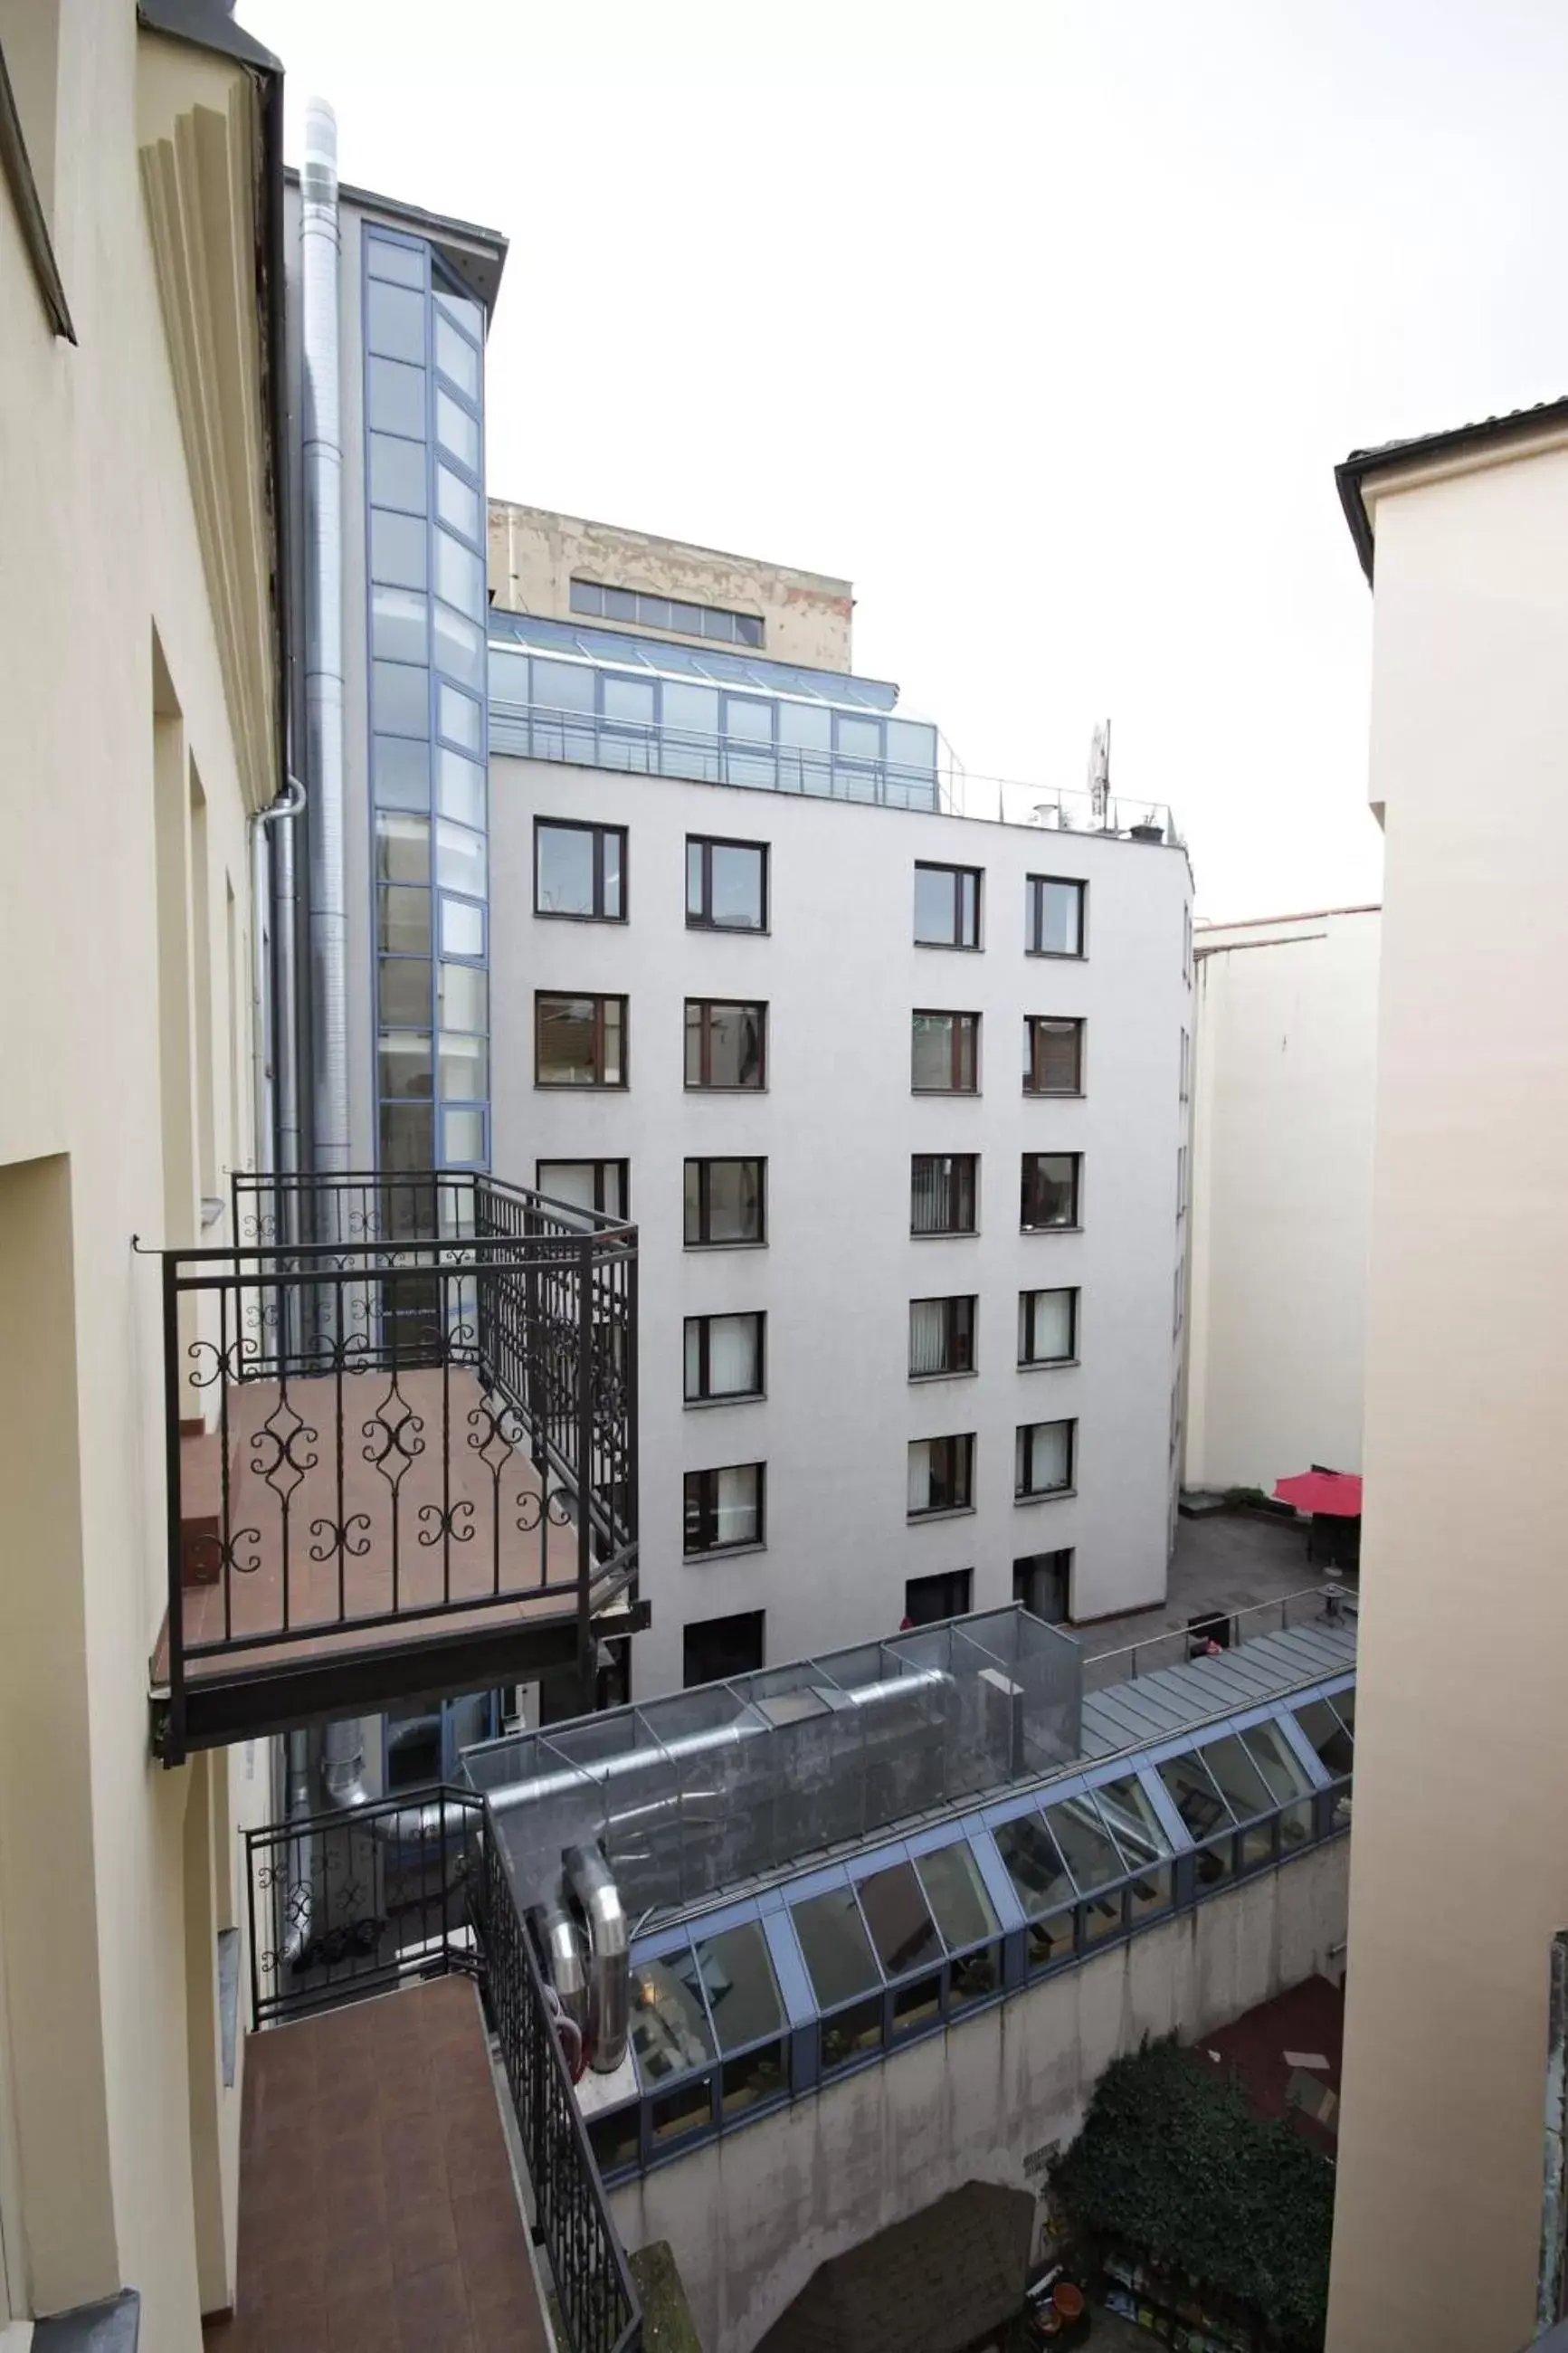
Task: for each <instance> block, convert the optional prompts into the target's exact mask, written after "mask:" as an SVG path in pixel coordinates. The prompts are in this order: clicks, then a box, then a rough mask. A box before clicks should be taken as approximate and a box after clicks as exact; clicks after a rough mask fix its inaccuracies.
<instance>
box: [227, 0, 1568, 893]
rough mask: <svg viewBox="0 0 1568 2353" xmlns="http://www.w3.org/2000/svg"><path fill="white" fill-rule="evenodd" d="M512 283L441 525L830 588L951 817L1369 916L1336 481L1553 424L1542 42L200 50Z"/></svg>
mask: <svg viewBox="0 0 1568 2353" xmlns="http://www.w3.org/2000/svg"><path fill="white" fill-rule="evenodd" d="M239 14H240V16H241V18H242V20H243V22H244V23H245V24H247V26H249V27H250V28H251V29H252V30H253V31H254V32H256V33H257V34H258V36H259V37H261V38H262V39H264V40H265V41H267V42H268V44H269V45H270V46H271V47H274V48H275V49H276V50H277V51H278V52H279V55H280V56H281V57H282V58H283V61H284V64H285V66H286V68H287V69H288V75H289V123H290V153H291V156H292V157H294V158H296V159H297V154H298V145H299V123H300V110H301V107H302V104H303V100H304V99H305V97H306V95H307V94H308V93H310V92H312V91H320V92H321V94H322V95H324V96H326V97H327V98H330V99H331V101H332V102H333V104H334V106H335V107H336V110H337V114H338V123H339V139H340V163H341V167H342V174H343V177H344V178H345V179H348V180H351V181H353V182H356V183H358V184H359V185H362V186H368V187H372V188H375V189H378V190H382V191H384V192H385V193H387V194H389V195H398V196H402V197H405V198H407V199H408V200H410V201H412V202H415V203H417V204H423V205H427V206H430V207H432V208H433V209H435V210H437V211H443V212H448V213H453V214H457V215H459V216H464V217H466V218H468V219H471V220H475V221H479V222H481V223H483V224H484V225H486V226H487V227H493V228H498V229H500V230H501V231H503V232H504V233H505V234H506V235H507V236H508V237H510V240H511V250H510V256H509V259H508V261H507V266H506V274H505V278H504V280H503V281H502V286H501V294H500V305H499V309H498V313H497V318H496V322H495V325H494V329H493V332H492V334H491V340H490V347H489V379H488V404H489V405H488V418H489V462H488V473H489V487H490V490H491V491H492V493H495V494H497V495H500V496H503V497H512V498H517V499H521V500H524V501H528V502H530V503H531V504H534V505H539V506H544V507H553V508H559V509H563V510H564V511H566V512H571V513H576V514H584V515H592V516H595V517H600V518H603V519H605V520H608V521H612V522H621V523H626V524H631V525H634V526H636V527H637V528H640V529H643V530H647V531H653V532H660V533H668V534H670V535H671V536H674V537H678V538H684V539H691V540H697V541H700V542H702V543H706V544H709V545H711V546H716V547H724V548H734V549H739V550H742V551H743V552H745V553H747V554H758V555H765V556H771V557H774V558H776V559H778V560H780V561H782V562H785V563H794V564H799V565H806V566H808V567H813V568H816V569H818V570H822V571H826V572H832V573H840V574H844V575H847V576H848V577H850V578H851V579H853V581H854V583H855V587H856V594H857V599H858V603H857V609H856V617H855V661H856V667H857V669H858V670H865V671H868V672H870V673H872V674H873V675H877V676H881V677H885V678H893V679H897V680H898V681H899V682H900V685H901V687H902V689H903V692H904V698H905V702H906V704H907V706H908V707H909V708H910V710H911V711H912V712H915V713H917V714H918V715H921V716H926V717H931V718H933V719H935V720H936V721H937V722H938V723H940V725H941V726H942V730H943V732H944V733H945V734H946V735H947V736H948V738H949V739H950V741H951V742H952V744H953V745H954V747H955V749H956V750H957V752H958V753H959V754H960V755H961V757H962V758H963V761H964V763H965V765H966V766H967V767H968V768H969V769H970V770H971V772H977V773H981V774H984V775H988V776H1008V777H1019V778H1023V779H1026V780H1029V781H1034V782H1038V783H1042V784H1046V785H1068V786H1080V785H1081V784H1082V783H1083V781H1084V772H1085V768H1086V765H1087V758H1088V752H1089V738H1090V734H1091V732H1092V729H1093V727H1094V724H1095V723H1096V722H1097V721H1098V720H1100V719H1101V718H1103V717H1104V716H1106V715H1107V714H1109V715H1110V717H1111V718H1112V720H1113V722H1114V732H1113V776H1112V781H1113V785H1114V786H1115V788H1116V790H1117V791H1118V792H1119V793H1127V794H1129V795H1135V796H1145V797H1148V798H1149V799H1151V800H1159V801H1167V802H1169V803H1170V804H1171V805H1172V806H1173V808H1174V809H1175V810H1176V812H1177V815H1178V818H1179V819H1180V821H1181V822H1182V824H1183V826H1184V829H1185V832H1186V835H1187V838H1188V840H1189V842H1190V845H1191V849H1192V856H1193V861H1194V868H1195V871H1196V874H1197V880H1198V898H1199V906H1200V911H1201V912H1202V913H1206V914H1210V915H1223V916H1237V915H1248V914H1259V913H1271V912H1286V911H1289V910H1292V909H1298V908H1307V907H1315V906H1320V905H1328V904H1345V903H1353V902H1359V901H1363V900H1366V899H1372V898H1375V897H1376V896H1377V895H1378V892H1379V873H1380V846H1379V842H1380V838H1379V836H1378V832H1377V828H1376V827H1375V825H1374V824H1373V819H1372V818H1371V817H1370V815H1369V814H1368V812H1367V809H1366V807H1365V714H1366V681H1367V657H1368V649H1369V641H1370V622H1371V599H1370V596H1369V594H1368V591H1367V589H1366V586H1365V584H1364V582H1363V579H1362V575H1361V573H1360V570H1359V567H1358V566H1357V564H1356V562H1355V558H1354V554H1353V552H1352V547H1351V543H1350V539H1349V536H1348V533H1346V530H1345V526H1344V523H1343V521H1342V517H1341V514H1340V511H1339V505H1338V501H1337V499H1336V497H1335V493H1334V486H1333V479H1332V468H1333V465H1334V463H1335V461H1336V459H1340V458H1342V456H1343V455H1344V454H1345V452H1346V451H1347V450H1348V449H1350V448H1352V447H1353V446H1358V445H1361V444H1363V443H1366V442H1370V441H1380V440H1385V439H1388V438H1392V437H1394V436H1395V435H1400V434H1405V433H1411V432H1419V431H1424V430H1427V429H1430V428H1434V427H1442V426H1446V425H1450V424H1458V423H1460V422H1462V421H1463V420H1464V419H1466V418H1468V417H1479V416H1483V415H1486V414H1488V413H1489V412H1490V411H1493V410H1496V409H1500V408H1511V407H1516V406H1520V405H1521V404H1523V403H1525V402H1529V401H1533V400H1540V399H1543V398H1548V397H1552V396H1556V395H1558V394H1560V393H1562V392H1563V391H1564V390H1568V290H1565V287H1564V272H1563V260H1564V254H1565V251H1568V237H1565V234H1564V230H1565V225H1568V136H1565V135H1564V128H1563V126H1564V123H1565V122H1568V5H1565V0H1021V5H1016V6H1012V5H1003V0H941V5H930V0H889V5H879V0H831V5H827V4H826V0H785V5H761V4H760V0H750V5H734V0H576V5H573V0H566V5H549V6H546V5H540V0H440V5H430V0H417V5H416V0H240V7H239Z"/></svg>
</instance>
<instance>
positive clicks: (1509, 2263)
mask: <svg viewBox="0 0 1568 2353" xmlns="http://www.w3.org/2000/svg"><path fill="white" fill-rule="evenodd" d="M1494 454H1495V453H1494ZM1375 530H1376V544H1377V582H1376V594H1375V598H1374V607H1373V690H1372V754H1371V775H1370V791H1371V796H1372V798H1373V802H1374V803H1375V804H1379V805H1381V806H1382V807H1383V809H1384V827H1385V834H1386V860H1385V878H1384V923H1383V956H1382V976H1381V983H1380V996H1379V1029H1378V1080H1377V1109H1376V1120H1375V1129H1374V1138H1373V1197H1372V1240H1371V1257H1370V1275H1369V1282H1368V1294H1367V1346H1366V1461H1365V1470H1366V1481H1367V1509H1366V1518H1365V1526H1364V1534H1363V1550H1362V1591H1363V1608H1362V1615H1361V1632H1360V1650H1359V1655H1358V1670H1359V1687H1360V1704H1359V1715H1358V1724H1357V1733H1358V1738H1357V1745H1356V1837H1355V1854H1354V1860H1353V1862H1352V1873H1351V1944H1352V1969H1351V1974H1350V2000H1349V2008H1348V2013H1347V2020H1346V2040H1345V2063H1344V2106H1343V2125H1342V2138H1341V2144H1340V2171H1339V2199H1338V2207H1337V2211H1336V2218H1335V2242H1334V2263H1333V2280H1332V2288H1331V2300H1330V2316H1329V2340H1328V2341H1329V2347H1330V2353H1374V2348H1376V2353H1383V2348H1386V2347H1388V2346H1391V2345H1416V2344H1419V2345H1421V2346H1422V2347H1423V2348H1430V2353H1515V2348H1517V2347H1518V2346H1520V2345H1521V2344H1523V2343H1525V2342H1526V2341H1527V2340H1528V2339H1529V2338H1530V2337H1531V2336H1532V2335H1533V2334H1534V2325H1535V2277H1536V2257H1537V2244H1538V2239H1539V2233H1540V2228H1541V2210H1542V2156H1543V2123H1542V2119H1543V2102H1544V2081H1545V2066H1546V2045H1547V1999H1548V1974H1549V1961H1550V1955H1551V1947H1552V1937H1553V1935H1554V1934H1555V1933H1556V1932H1557V1931H1558V1930H1560V1929H1562V1928H1563V1926H1564V1923H1565V1922H1568V1840H1565V1839H1564V1837H1563V1794H1564V1791H1565V1789H1568V1706H1565V1705H1564V1700H1563V1688H1564V1663H1565V1662H1568V1578H1565V1577H1564V1575H1563V1480H1562V1466H1561V1454H1562V1432H1563V1422H1564V1412H1565V1410H1568V1319H1565V1318H1564V1316H1563V1298H1564V1296H1565V1295H1568V1218H1565V1217H1564V1203H1565V1202H1568V1024H1565V1023H1564V1020H1563V987H1564V982H1565V981H1568V929H1565V927H1564V924H1563V900H1564V889H1565V884H1568V850H1565V848H1564V836H1563V775H1564V771H1565V769H1568V700H1565V698H1564V694H1563V638H1564V630H1565V628H1568V448H1565V447H1563V446H1555V447H1553V446H1550V445H1543V446H1542V447H1541V448H1539V450H1538V452H1537V453H1536V454H1533V455H1526V456H1524V457H1516V458H1515V459H1513V460H1512V462H1508V463H1495V462H1493V463H1487V462H1486V458H1485V453H1483V457H1482V459H1481V460H1480V461H1479V463H1478V461H1476V460H1475V459H1472V460H1471V461H1470V462H1469V465H1468V467H1467V468H1466V469H1465V470H1457V471H1455V472H1454V473H1453V474H1452V475H1451V476H1450V477H1449V478H1447V479H1443V478H1442V477H1441V475H1436V477H1435V478H1434V479H1432V480H1429V481H1416V482H1412V483H1411V484H1410V486H1409V487H1407V488H1405V489H1403V490H1401V491H1397V492H1394V491H1391V492H1390V494H1389V495H1388V496H1386V497H1384V498H1383V499H1380V500H1379V501H1378V503H1377V507H1376V516H1375ZM1478 943H1479V944H1481V945H1482V946H1483V947H1484V953H1481V954H1478V953H1477V946H1478ZM1449 2250H1456V2251H1458V2256H1459V2265H1458V2267H1459V2269H1460V2270H1461V2271H1462V2274H1463V2275H1464V2278H1465V2279H1468V2280H1469V2281H1472V2282H1476V2283H1479V2284H1482V2292H1480V2293H1478V2294H1474V2295H1471V2294H1466V2293H1463V2292H1462V2291H1461V2292H1460V2293H1456V2264H1455V2262H1454V2261H1453V2260H1447V2259H1445V2258H1446V2253H1447V2251H1449Z"/></svg>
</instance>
